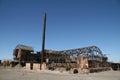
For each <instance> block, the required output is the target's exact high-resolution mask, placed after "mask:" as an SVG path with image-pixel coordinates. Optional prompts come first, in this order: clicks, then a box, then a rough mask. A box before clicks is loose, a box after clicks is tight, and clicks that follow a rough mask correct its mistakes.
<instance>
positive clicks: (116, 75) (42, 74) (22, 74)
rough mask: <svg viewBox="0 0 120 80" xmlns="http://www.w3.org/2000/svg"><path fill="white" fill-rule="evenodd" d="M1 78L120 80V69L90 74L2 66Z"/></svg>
mask: <svg viewBox="0 0 120 80" xmlns="http://www.w3.org/2000/svg"><path fill="white" fill-rule="evenodd" d="M0 80H120V71H104V72H99V73H89V74H70V73H69V72H59V71H48V70H44V71H40V70H38V71H32V70H31V71H28V70H25V69H23V68H22V69H21V68H19V69H11V68H9V69H3V68H0Z"/></svg>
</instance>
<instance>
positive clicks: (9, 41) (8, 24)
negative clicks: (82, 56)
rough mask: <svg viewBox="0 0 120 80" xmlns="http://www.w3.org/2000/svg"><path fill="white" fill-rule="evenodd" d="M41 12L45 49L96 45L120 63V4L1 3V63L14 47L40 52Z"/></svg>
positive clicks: (87, 0) (75, 0) (85, 0)
mask: <svg viewBox="0 0 120 80" xmlns="http://www.w3.org/2000/svg"><path fill="white" fill-rule="evenodd" d="M44 12H46V13H47V30H46V31H47V32H46V45H45V48H46V49H53V50H66V49H73V48H82V47H87V46H92V45H95V46H98V47H99V48H100V49H101V50H102V52H103V54H107V56H108V57H109V61H114V62H120V1H119V0H0V59H2V60H3V59H12V58H13V55H12V53H13V49H14V48H15V47H16V45H17V44H24V45H29V46H32V47H33V48H34V50H35V51H40V50H41V43H42V39H41V38H42V26H43V16H44Z"/></svg>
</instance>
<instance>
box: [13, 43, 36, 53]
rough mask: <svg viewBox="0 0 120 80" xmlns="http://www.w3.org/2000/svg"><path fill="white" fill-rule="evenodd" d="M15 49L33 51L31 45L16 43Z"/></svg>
mask: <svg viewBox="0 0 120 80" xmlns="http://www.w3.org/2000/svg"><path fill="white" fill-rule="evenodd" d="M15 49H22V50H28V51H34V50H33V48H32V47H31V46H26V45H21V44H18V45H17V46H16V48H15Z"/></svg>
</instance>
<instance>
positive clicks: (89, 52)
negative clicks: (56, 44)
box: [12, 13, 120, 73]
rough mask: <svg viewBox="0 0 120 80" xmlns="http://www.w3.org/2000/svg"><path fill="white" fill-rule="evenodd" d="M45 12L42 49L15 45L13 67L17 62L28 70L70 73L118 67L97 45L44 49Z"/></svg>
mask: <svg viewBox="0 0 120 80" xmlns="http://www.w3.org/2000/svg"><path fill="white" fill-rule="evenodd" d="M45 29H46V13H45V16H44V24H43V36H42V50H41V51H39V52H36V53H35V52H34V49H33V48H32V47H30V46H26V45H20V44H19V45H17V46H16V47H15V49H14V50H13V56H14V61H13V64H12V65H13V67H14V66H16V65H17V64H20V65H22V66H25V67H26V69H29V70H64V71H71V73H89V72H99V71H106V70H110V69H111V68H112V67H113V68H117V69H118V68H119V69H120V64H119V63H118V66H117V67H116V64H112V63H110V62H108V57H107V56H106V55H104V54H103V53H102V51H101V50H100V49H99V48H98V47H97V46H88V47H83V48H76V49H70V50H61V51H56V50H49V49H45Z"/></svg>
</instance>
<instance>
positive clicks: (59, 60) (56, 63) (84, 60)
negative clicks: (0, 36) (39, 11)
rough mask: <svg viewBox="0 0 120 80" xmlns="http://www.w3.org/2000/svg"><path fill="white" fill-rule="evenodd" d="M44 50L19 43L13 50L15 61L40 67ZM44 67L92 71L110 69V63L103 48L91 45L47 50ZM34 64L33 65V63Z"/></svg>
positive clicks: (44, 56)
mask: <svg viewBox="0 0 120 80" xmlns="http://www.w3.org/2000/svg"><path fill="white" fill-rule="evenodd" d="M41 53H42V52H37V53H34V50H33V48H32V47H29V46H25V45H17V46H16V48H15V49H14V51H13V55H14V61H16V62H18V63H19V62H20V63H22V64H24V65H23V66H25V65H26V64H27V65H28V64H29V66H32V67H29V68H31V69H33V68H34V67H35V66H34V65H37V67H36V69H40V62H41V55H42V54H41ZM43 63H44V67H43V68H44V69H51V70H56V69H60V68H64V69H65V70H70V69H81V70H86V69H87V70H89V71H90V72H92V71H102V70H109V69H110V64H109V63H108V62H107V57H106V56H104V55H103V54H102V52H101V50H100V49H99V48H98V47H96V46H89V47H84V48H78V49H70V50H63V51H54V50H45V51H44V55H43ZM31 64H32V65H31Z"/></svg>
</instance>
